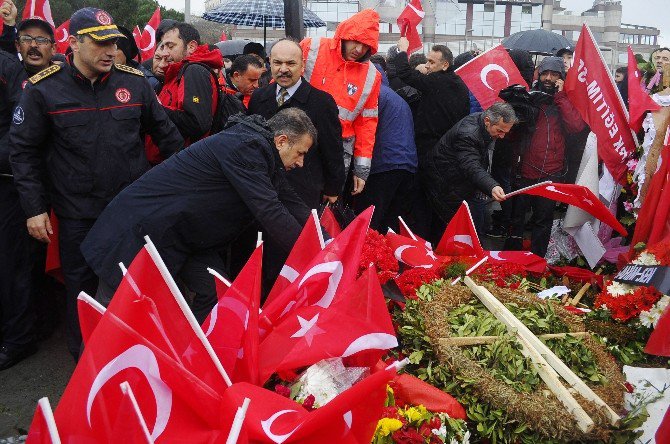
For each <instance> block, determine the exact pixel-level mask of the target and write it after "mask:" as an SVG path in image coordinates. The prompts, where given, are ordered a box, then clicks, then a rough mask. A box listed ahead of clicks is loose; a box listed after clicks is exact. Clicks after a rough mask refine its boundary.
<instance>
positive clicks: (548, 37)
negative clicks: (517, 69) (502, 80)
mask: <svg viewBox="0 0 670 444" xmlns="http://www.w3.org/2000/svg"><path fill="white" fill-rule="evenodd" d="M502 44H503V46H504V47H505V48H507V49H522V50H524V51H528V52H530V53H531V54H544V55H555V54H556V51H558V50H559V49H562V48H570V49H571V50H572V49H573V45H572V43H571V42H570V41H569V40H568V39H566V38H565V37H563V36H562V35H560V34H556V33H555V32H551V31H547V30H544V29H532V30H530V31H521V32H517V33H514V34H512V35H511V36H509V37H507V38H505V39H504V40H503V41H502Z"/></svg>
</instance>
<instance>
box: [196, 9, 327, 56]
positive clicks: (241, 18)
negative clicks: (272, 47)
mask: <svg viewBox="0 0 670 444" xmlns="http://www.w3.org/2000/svg"><path fill="white" fill-rule="evenodd" d="M202 18H204V19H205V20H209V21H212V22H217V23H227V24H231V25H242V26H256V27H261V26H262V27H263V46H265V43H266V34H267V27H268V26H272V27H274V28H285V27H286V22H285V21H284V2H283V0H228V1H226V2H225V3H223V4H222V5H220V6H218V7H217V8H215V9H213V10H211V11H207V12H205V13H204V14H203V15H202ZM302 20H303V25H304V27H305V28H320V27H322V26H326V23H325V22H324V21H323V20H321V19H320V18H319V17H318V16H317V15H316V14H314V13H313V12H312V11H310V10H309V9H307V8H303V16H302Z"/></svg>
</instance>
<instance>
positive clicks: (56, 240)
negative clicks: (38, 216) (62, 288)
mask: <svg viewBox="0 0 670 444" xmlns="http://www.w3.org/2000/svg"><path fill="white" fill-rule="evenodd" d="M49 221H50V222H51V229H52V231H53V234H52V235H50V236H49V240H50V241H51V242H49V243H48V244H47V258H46V262H45V264H44V272H45V273H46V274H48V275H49V276H52V277H53V278H54V279H56V280H57V281H58V282H60V283H64V282H65V280H64V278H63V269H62V268H61V265H60V247H59V246H60V237H59V235H58V232H59V228H58V218H57V217H56V213H54V211H53V210H51V215H50V216H49Z"/></svg>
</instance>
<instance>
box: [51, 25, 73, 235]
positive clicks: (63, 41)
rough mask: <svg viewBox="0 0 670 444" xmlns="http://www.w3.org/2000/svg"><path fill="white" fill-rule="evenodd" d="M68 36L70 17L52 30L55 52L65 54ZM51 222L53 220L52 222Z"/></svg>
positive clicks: (68, 44) (68, 43) (67, 46)
mask: <svg viewBox="0 0 670 444" xmlns="http://www.w3.org/2000/svg"><path fill="white" fill-rule="evenodd" d="M69 37H70V19H67V20H65V22H63V24H62V25H60V26H59V27H58V28H56V31H55V32H54V38H55V39H56V52H58V53H59V54H65V51H67V49H68V48H69V47H70V42H69V41H68V39H69ZM52 224H53V222H52Z"/></svg>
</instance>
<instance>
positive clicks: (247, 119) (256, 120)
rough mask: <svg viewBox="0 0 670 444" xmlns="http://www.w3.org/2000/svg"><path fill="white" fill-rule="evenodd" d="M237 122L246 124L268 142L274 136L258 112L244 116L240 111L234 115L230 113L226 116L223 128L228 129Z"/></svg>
mask: <svg viewBox="0 0 670 444" xmlns="http://www.w3.org/2000/svg"><path fill="white" fill-rule="evenodd" d="M238 124H240V125H245V126H248V127H249V128H251V129H253V130H254V131H255V132H257V133H258V134H260V135H261V136H263V137H264V138H265V139H267V140H268V141H269V142H273V141H274V137H273V135H272V129H271V128H270V126H268V123H267V121H266V120H265V119H264V118H263V117H261V116H259V115H258V114H254V115H251V116H245V115H244V114H242V113H237V114H235V115H232V116H230V117H229V118H228V121H227V122H226V126H225V127H224V129H228V128H230V127H231V126H235V125H238Z"/></svg>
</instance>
